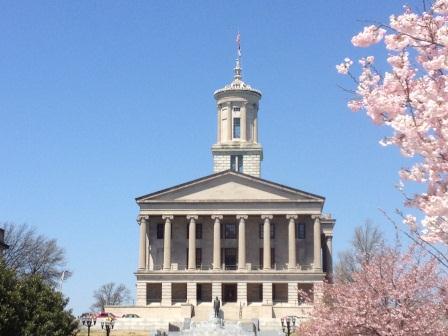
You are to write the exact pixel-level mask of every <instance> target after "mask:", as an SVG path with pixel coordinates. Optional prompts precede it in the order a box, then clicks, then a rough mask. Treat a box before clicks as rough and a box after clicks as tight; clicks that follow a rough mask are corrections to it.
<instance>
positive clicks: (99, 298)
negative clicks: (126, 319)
mask: <svg viewBox="0 0 448 336" xmlns="http://www.w3.org/2000/svg"><path fill="white" fill-rule="evenodd" d="M93 298H94V300H95V302H94V303H93V305H92V306H91V309H92V310H100V311H104V307H105V306H116V305H121V304H123V303H125V302H128V301H129V300H130V298H131V295H130V291H129V289H127V288H126V286H125V285H123V284H119V285H116V284H115V283H114V282H109V283H107V284H104V285H102V286H101V287H100V288H98V289H97V290H96V291H95V292H94V293H93Z"/></svg>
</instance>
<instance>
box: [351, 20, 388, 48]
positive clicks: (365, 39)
mask: <svg viewBox="0 0 448 336" xmlns="http://www.w3.org/2000/svg"><path fill="white" fill-rule="evenodd" d="M385 33H386V30H385V29H383V28H379V27H377V26H373V25H372V26H368V27H364V30H363V31H362V32H360V33H359V34H358V35H356V36H353V38H352V44H353V45H354V46H355V47H369V46H371V45H372V44H375V43H378V42H380V41H381V40H382V38H383V36H384V34H385Z"/></svg>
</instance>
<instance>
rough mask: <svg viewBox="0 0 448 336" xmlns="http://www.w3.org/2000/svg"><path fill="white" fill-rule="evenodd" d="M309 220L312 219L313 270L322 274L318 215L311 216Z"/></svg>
mask: <svg viewBox="0 0 448 336" xmlns="http://www.w3.org/2000/svg"><path fill="white" fill-rule="evenodd" d="M311 218H312V219H314V233H313V234H314V270H315V271H317V272H322V259H321V250H322V247H321V236H320V234H321V233H320V218H319V215H312V216H311Z"/></svg>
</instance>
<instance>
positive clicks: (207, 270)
mask: <svg viewBox="0 0 448 336" xmlns="http://www.w3.org/2000/svg"><path fill="white" fill-rule="evenodd" d="M137 203H138V204H139V206H140V213H139V219H138V222H139V225H140V249H139V267H138V271H137V273H136V276H137V306H138V307H151V308H154V307H164V309H165V308H166V307H175V306H177V305H189V306H191V316H188V317H193V318H195V319H202V318H208V315H207V314H206V312H210V311H209V309H211V303H212V299H213V298H214V297H216V296H217V297H218V298H220V300H222V302H223V309H224V308H225V311H226V312H227V317H229V316H231V317H234V318H239V317H240V316H243V315H244V316H249V315H250V317H253V318H261V319H262V320H263V321H267V320H269V319H275V318H276V317H278V316H279V315H278V314H280V313H281V314H283V313H285V314H293V315H298V316H300V314H302V313H303V314H307V313H309V308H310V307H309V306H307V305H303V304H302V303H301V301H300V297H299V295H298V288H304V289H305V290H308V289H309V290H312V289H313V288H314V286H317V287H316V288H319V284H320V283H322V281H323V280H324V278H325V277H326V276H329V275H330V274H331V270H332V246H331V237H332V232H333V226H334V223H335V220H334V219H332V218H331V217H330V216H329V215H324V214H322V207H323V203H324V199H323V197H321V196H317V195H314V194H310V193H306V192H303V191H300V190H297V189H293V188H290V187H286V186H283V185H279V184H276V183H274V182H271V181H267V180H263V179H261V178H257V177H255V176H251V175H246V174H242V173H238V172H234V171H230V170H227V171H223V172H219V173H216V174H213V175H209V176H206V177H203V178H201V179H198V180H194V181H191V182H188V183H185V184H182V185H178V186H174V187H172V188H169V189H165V190H162V191H160V192H156V193H153V194H148V195H145V196H142V197H139V198H137ZM167 250H169V251H167ZM316 297H318V296H316ZM151 311H153V310H152V309H151ZM164 311H165V310H164ZM189 311H190V310H188V309H187V308H184V309H182V310H177V309H175V310H173V312H177V313H179V314H185V313H187V314H189V313H188V312H189ZM251 314H252V315H251ZM174 316H175V317H176V318H178V319H182V318H184V317H185V316H183V315H171V317H172V318H174Z"/></svg>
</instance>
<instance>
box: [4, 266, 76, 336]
mask: <svg viewBox="0 0 448 336" xmlns="http://www.w3.org/2000/svg"><path fill="white" fill-rule="evenodd" d="M67 303H68V299H66V298H64V297H63V296H62V294H61V293H60V292H57V291H55V290H54V289H53V288H52V287H50V286H49V285H48V284H46V282H45V281H44V280H43V279H42V277H40V276H38V275H32V276H26V277H20V278H18V277H17V276H16V274H15V273H14V271H12V270H10V269H8V268H7V267H6V266H5V265H4V263H3V262H0V335H2V336H47V335H53V336H70V335H75V334H76V332H77V330H78V323H77V321H76V320H75V317H74V316H73V315H72V314H71V312H70V311H67V310H66V309H65V308H66V306H67Z"/></svg>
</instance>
